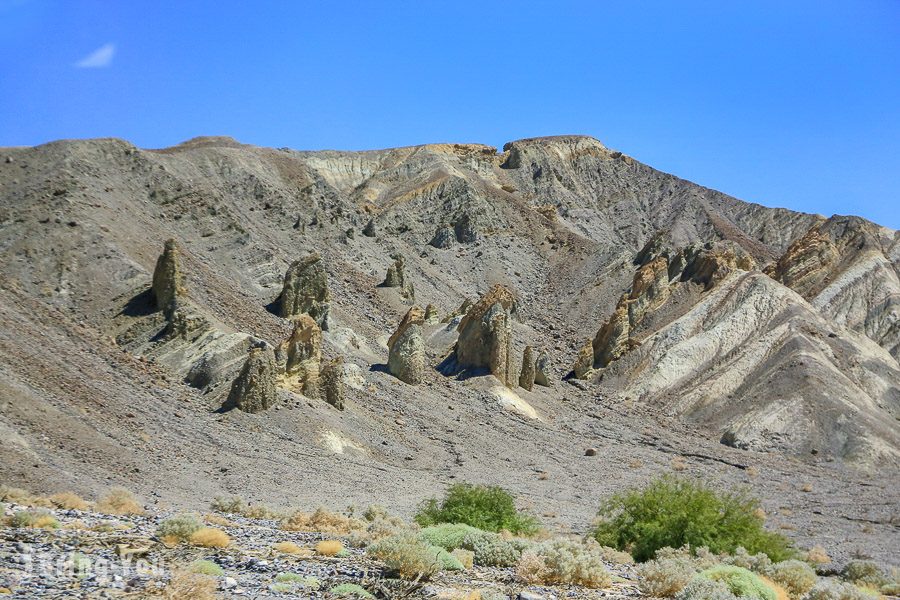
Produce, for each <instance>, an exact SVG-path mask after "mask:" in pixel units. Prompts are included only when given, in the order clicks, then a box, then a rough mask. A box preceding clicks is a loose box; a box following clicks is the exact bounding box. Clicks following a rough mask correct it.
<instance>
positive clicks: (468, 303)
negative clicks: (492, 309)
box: [441, 298, 475, 323]
mask: <svg viewBox="0 0 900 600" xmlns="http://www.w3.org/2000/svg"><path fill="white" fill-rule="evenodd" d="M473 306H475V300H474V299H472V298H466V299H465V300H463V301H462V304H460V305H459V308H457V309H456V310H454V311H452V312H449V313H447V316H446V317H444V318H443V319H441V323H449V322H450V321H452V320H453V319H455V318H456V317H464V316H466V314H468V312H469V310H471V308H472V307H473Z"/></svg>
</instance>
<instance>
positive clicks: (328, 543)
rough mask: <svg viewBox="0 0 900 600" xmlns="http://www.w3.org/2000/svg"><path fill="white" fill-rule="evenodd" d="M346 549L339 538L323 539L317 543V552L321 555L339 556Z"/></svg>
mask: <svg viewBox="0 0 900 600" xmlns="http://www.w3.org/2000/svg"><path fill="white" fill-rule="evenodd" d="M343 550H344V545H343V544H342V543H340V542H339V541H338V540H322V541H321V542H319V543H318V544H316V554H318V555H320V556H337V555H338V554H340V553H341V552H343Z"/></svg>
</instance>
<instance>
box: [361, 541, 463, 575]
mask: <svg viewBox="0 0 900 600" xmlns="http://www.w3.org/2000/svg"><path fill="white" fill-rule="evenodd" d="M367 551H368V553H369V554H371V555H372V556H374V557H375V558H377V559H378V560H380V561H381V562H383V563H384V564H385V565H387V567H388V568H389V569H391V570H393V571H396V572H397V573H398V574H399V575H400V577H402V578H403V579H416V578H422V579H428V578H430V577H431V576H432V575H434V574H435V573H437V572H438V571H440V570H441V568H444V565H445V564H451V563H453V564H452V567H455V570H462V564H460V562H459V561H458V560H456V559H455V558H453V557H452V556H450V554H449V553H448V552H447V551H446V550H444V549H443V548H438V547H437V546H432V545H430V544H429V543H428V542H426V541H425V540H424V539H422V538H421V537H420V536H418V535H416V534H414V533H399V534H397V535H392V536H388V537H386V538H384V539H382V540H379V541H377V542H375V543H374V544H372V545H371V546H369V548H368V550H367Z"/></svg>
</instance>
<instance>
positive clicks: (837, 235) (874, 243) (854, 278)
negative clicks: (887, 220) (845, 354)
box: [766, 216, 900, 360]
mask: <svg viewBox="0 0 900 600" xmlns="http://www.w3.org/2000/svg"><path fill="white" fill-rule="evenodd" d="M766 273H767V274H768V275H770V276H771V277H772V278H773V279H775V280H776V281H779V282H781V283H783V284H784V285H786V286H788V287H790V288H791V289H793V290H794V291H796V292H797V293H798V294H800V295H801V296H803V297H804V298H805V299H806V300H808V301H809V302H810V303H811V304H812V305H813V306H815V307H816V308H817V309H819V310H820V311H822V313H823V314H825V315H827V316H828V317H829V318H831V319H832V320H834V322H835V323H839V324H841V325H844V326H846V327H848V328H850V329H852V330H854V331H857V332H859V333H862V334H864V335H866V336H868V337H869V338H871V339H872V340H874V341H875V342H877V343H878V344H879V345H880V346H881V347H883V348H885V349H886V350H888V351H889V352H890V353H891V354H892V355H893V356H894V358H896V359H898V360H900V235H898V234H897V233H896V232H894V231H891V230H889V229H885V228H884V227H879V226H877V225H875V224H874V223H869V222H868V221H865V220H864V219H860V218H857V217H843V216H835V217H831V218H830V219H827V220H824V221H822V222H820V223H818V224H816V225H815V226H813V227H812V228H811V229H810V230H809V231H808V232H806V234H805V235H803V236H802V237H800V238H799V239H797V240H796V241H795V242H794V243H793V244H791V245H790V246H789V247H788V249H787V250H786V251H785V253H784V254H783V255H782V256H781V258H779V259H778V262H776V263H775V264H774V265H773V266H771V267H770V268H768V269H767V270H766Z"/></svg>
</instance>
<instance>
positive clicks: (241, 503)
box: [209, 496, 247, 515]
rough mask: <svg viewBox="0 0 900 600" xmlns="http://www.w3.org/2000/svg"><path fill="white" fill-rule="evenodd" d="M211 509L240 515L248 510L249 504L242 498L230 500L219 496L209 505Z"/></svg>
mask: <svg viewBox="0 0 900 600" xmlns="http://www.w3.org/2000/svg"><path fill="white" fill-rule="evenodd" d="M209 509H210V510H212V511H215V512H220V513H225V514H233V515H239V514H242V513H243V512H244V511H245V510H246V509H247V502H246V501H245V500H244V499H243V498H241V497H240V496H232V497H230V498H225V497H223V496H217V497H215V498H213V501H212V502H210V503H209Z"/></svg>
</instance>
